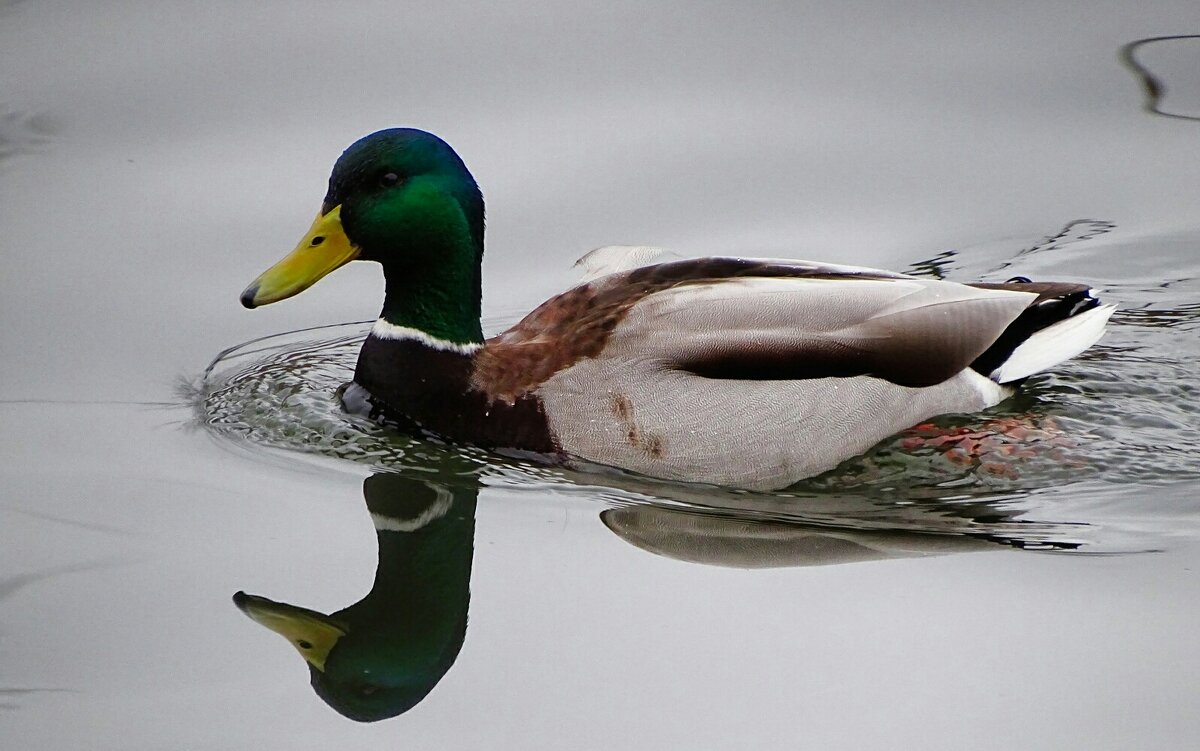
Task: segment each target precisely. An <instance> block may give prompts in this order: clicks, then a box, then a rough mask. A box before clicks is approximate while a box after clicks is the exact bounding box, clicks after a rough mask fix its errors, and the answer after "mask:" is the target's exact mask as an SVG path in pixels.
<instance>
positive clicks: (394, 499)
mask: <svg viewBox="0 0 1200 751" xmlns="http://www.w3.org/2000/svg"><path fill="white" fill-rule="evenodd" d="M434 478H436V479H434ZM578 479H579V480H580V481H581V482H580V484H578V485H571V484H566V485H563V486H559V487H560V489H561V488H565V489H567V490H568V492H572V493H573V492H575V491H580V492H582V493H584V494H585V497H586V498H588V499H591V500H594V499H596V498H597V497H600V498H605V499H607V500H609V501H611V504H610V506H609V507H608V508H606V509H605V510H604V511H602V512H601V513H600V519H601V521H602V522H603V524H604V526H605V527H607V528H608V529H609V530H611V531H612V532H614V533H615V534H616V535H618V536H619V537H620V538H621V539H623V540H625V541H626V542H628V543H630V544H631V545H633V546H635V547H637V548H639V549H641V550H645V551H647V552H650V553H654V554H656V555H661V556H666V557H670V558H675V559H678V560H684V561H690V562H694V563H702V564H707V565H715V566H726V567H737V568H771V567H787V566H814V565H834V564H841V563H854V562H860V561H870V560H881V559H888V558H906V557H914V556H927V555H945V554H949V553H961V552H970V551H975V550H985V549H993V550H994V549H996V548H997V546H998V545H1000V546H1009V547H1019V548H1021V547H1039V548H1072V547H1077V546H1078V545H1079V544H1080V543H1078V542H1073V541H1071V540H1070V539H1069V536H1068V534H1067V533H1070V532H1071V531H1073V530H1078V528H1079V526H1080V525H1069V524H1068V525H1063V524H1046V523H1036V522H1035V523H1030V522H1025V521H1022V520H1020V519H1018V518H1016V517H1017V516H1019V513H1018V512H1016V511H1006V510H1004V508H1003V506H1002V504H1000V503H989V502H971V503H965V504H963V503H938V502H931V503H921V504H917V503H886V502H883V501H879V500H870V499H865V498H862V497H855V496H848V495H847V496H839V495H833V494H826V495H817V496H810V497H805V498H800V497H789V496H786V495H779V494H757V493H737V492H733V491H725V490H722V489H720V488H703V487H698V486H697V487H691V486H682V485H669V484H666V483H659V482H657V481H649V482H644V481H642V480H641V479H638V478H630V477H626V476H614V477H610V478H607V480H606V486H607V487H606V489H605V490H601V489H600V488H597V487H596V486H587V485H584V484H582V483H583V481H584V480H585V478H584V477H583V476H580V477H579V478H578ZM587 479H591V480H594V479H595V477H594V476H591V477H590V478H587ZM478 492H479V479H478V478H477V477H476V476H474V475H473V474H468V475H466V476H461V475H452V474H450V473H438V474H436V475H429V476H425V477H421V478H420V479H418V478H414V477H411V476H407V475H400V474H376V475H372V476H371V477H368V478H367V479H366V480H365V481H364V483H363V494H364V496H365V497H366V503H367V509H368V511H369V512H370V514H371V519H372V520H373V521H374V523H375V531H376V536H377V538H378V544H379V565H378V568H377V569H376V572H375V582H374V585H373V586H372V587H371V591H370V592H369V593H368V594H367V595H366V597H364V598H363V599H362V600H360V601H359V602H357V603H355V604H354V605H351V606H349V607H347V608H345V609H343V610H340V611H338V612H336V613H333V614H331V615H325V614H323V613H319V612H317V611H315V610H309V609H307V608H303V607H298V606H295V605H289V604H286V603H281V602H275V601H273V600H269V599H267V598H265V597H259V596H256V595H249V594H246V593H244V592H238V593H237V594H236V595H234V597H233V601H234V603H235V604H236V605H237V607H238V608H240V609H241V610H242V612H244V613H245V614H246V615H247V616H249V617H250V618H251V619H253V620H254V621H255V622H257V623H259V624H261V625H263V626H265V627H267V628H269V629H270V630H272V631H274V632H276V633H278V634H280V635H281V636H283V637H284V638H286V639H287V640H288V642H290V643H291V644H292V646H294V647H295V648H296V650H297V651H298V652H299V653H300V655H301V656H302V657H303V658H304V660H305V661H306V662H307V663H308V667H309V674H310V676H311V679H312V687H313V689H314V690H315V691H316V692H317V694H318V695H319V696H320V697H321V698H322V699H323V700H324V701H325V702H326V703H327V704H329V706H331V707H333V708H334V709H335V710H337V711H338V712H339V713H341V714H343V715H345V716H346V717H349V718H351V719H354V720H358V721H361V722H374V721H377V720H382V719H385V718H388V717H393V716H395V715H398V714H401V713H403V712H406V711H407V710H409V709H411V708H412V707H414V706H416V705H417V704H418V703H419V702H420V701H422V700H423V699H424V698H425V696H426V695H427V694H429V692H430V691H432V690H433V688H434V686H436V685H437V683H438V682H439V681H440V680H441V679H442V677H443V676H444V675H445V674H446V672H447V671H448V670H449V669H450V667H451V666H452V665H453V664H454V661H455V659H456V658H457V657H458V653H459V651H460V650H461V649H462V645H463V640H464V639H465V638H466V630H467V609H468V606H469V604H470V589H469V584H470V578H471V564H472V557H473V554H474V535H475V508H476V499H477V495H478Z"/></svg>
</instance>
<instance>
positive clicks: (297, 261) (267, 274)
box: [242, 206, 358, 308]
mask: <svg viewBox="0 0 1200 751" xmlns="http://www.w3.org/2000/svg"><path fill="white" fill-rule="evenodd" d="M355 258H358V248H356V247H355V246H354V245H353V244H351V242H350V238H348V237H346V232H345V230H343V229H342V207H341V206H335V207H334V208H333V209H331V210H330V211H329V212H327V213H325V214H320V215H318V216H317V218H316V219H315V220H314V221H313V223H312V226H311V227H309V228H308V233H307V234H306V235H305V236H304V239H303V240H301V241H300V244H299V245H297V246H296V249H295V250H293V251H292V252H291V253H289V254H288V255H287V257H285V258H284V259H283V260H282V261H280V262H279V263H277V264H275V265H274V266H272V267H271V268H269V269H267V270H266V271H264V272H263V273H262V274H261V275H259V277H258V278H257V279H255V280H254V281H253V282H251V283H250V286H249V287H247V288H246V291H245V292H243V293H242V305H245V306H246V307H247V308H257V307H258V306H259V305H268V304H270V303H273V302H279V301H280V300H283V299H286V298H288V297H291V296H292V295H295V294H298V293H300V292H303V291H304V290H306V289H308V288H309V287H311V286H312V285H313V284H315V283H316V281H317V280H318V279H320V278H321V277H323V276H325V275H326V274H328V273H329V272H331V271H333V270H334V269H336V268H338V267H340V266H344V265H346V264H347V263H349V262H350V261H353V260H354V259H355Z"/></svg>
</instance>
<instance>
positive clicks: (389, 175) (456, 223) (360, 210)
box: [242, 128, 483, 342]
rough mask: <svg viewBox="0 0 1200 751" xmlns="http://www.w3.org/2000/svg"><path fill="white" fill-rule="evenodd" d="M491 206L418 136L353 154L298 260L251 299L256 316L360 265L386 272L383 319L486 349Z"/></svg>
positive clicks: (438, 144) (447, 151)
mask: <svg viewBox="0 0 1200 751" xmlns="http://www.w3.org/2000/svg"><path fill="white" fill-rule="evenodd" d="M482 259H483V196H482V194H481V193H480V191H479V186H478V185H476V184H475V179H474V178H473V177H472V176H471V173H470V171H469V170H467V167H466V165H465V164H463V161H462V159H461V158H459V156H458V154H456V153H455V151H454V149H452V148H450V146H449V144H447V143H446V142H445V141H443V140H442V139H440V138H438V137H437V136H435V135H433V134H431V133H426V132H425V131H422V130H416V129H413V128H391V129H388V130H381V131H379V132H377V133H372V134H371V135H369V136H366V137H365V138H362V139H359V140H358V141H356V142H355V143H353V144H351V146H350V148H348V149H346V151H345V152H344V153H343V154H342V156H341V157H340V158H339V159H338V160H337V163H336V164H335V165H334V167H333V173H332V174H331V175H330V177H329V189H328V191H327V192H326V194H325V199H324V201H323V202H322V204H321V212H320V214H319V215H318V216H317V218H316V220H315V221H314V222H313V225H312V227H310V228H309V232H308V233H307V234H306V235H305V236H304V238H303V239H302V240H301V241H300V244H299V245H297V247H296V249H295V250H294V251H292V253H291V254H290V255H288V256H287V257H286V258H284V259H283V260H282V261H280V262H279V263H277V264H276V265H275V266H273V267H271V268H270V269H268V270H267V271H266V272H264V273H263V274H262V275H261V276H259V277H258V279H256V280H255V281H254V282H253V283H251V284H250V286H249V287H247V288H246V290H245V292H243V293H242V304H243V305H245V306H246V307H248V308H254V307H258V306H259V305H266V304H269V303H272V302H276V301H278V300H283V299H285V298H287V297H291V296H292V295H295V294H297V293H299V292H302V291H303V290H305V289H307V288H308V287H309V286H311V285H312V284H313V283H315V282H316V281H317V280H318V279H320V278H321V277H323V276H325V275H326V274H328V273H329V272H331V271H333V270H334V269H336V268H338V267H340V266H342V265H344V264H346V263H348V262H350V261H353V260H364V261H375V262H377V263H380V264H382V265H383V268H384V275H385V277H386V278H387V282H388V288H387V299H386V300H385V303H384V308H383V317H384V318H386V319H387V320H388V321H390V322H392V323H395V324H398V325H402V326H411V327H413V328H418V329H421V330H423V331H426V332H427V333H429V334H431V335H433V336H437V337H439V338H445V339H449V340H452V341H460V342H465V341H479V340H480V339H481V338H482V337H481V335H480V333H479V320H478V319H479V297H480V269H479V265H480V262H481V261H482Z"/></svg>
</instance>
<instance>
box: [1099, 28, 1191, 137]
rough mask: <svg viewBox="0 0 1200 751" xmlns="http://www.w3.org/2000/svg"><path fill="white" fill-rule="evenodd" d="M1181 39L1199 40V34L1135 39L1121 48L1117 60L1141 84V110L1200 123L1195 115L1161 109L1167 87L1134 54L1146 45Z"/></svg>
mask: <svg viewBox="0 0 1200 751" xmlns="http://www.w3.org/2000/svg"><path fill="white" fill-rule="evenodd" d="M1181 39H1200V34H1176V35H1173V36H1165V37H1146V38H1144V39H1135V40H1133V41H1132V42H1129V43H1128V44H1124V45H1122V46H1121V50H1120V53H1119V58H1120V60H1121V63H1122V64H1123V65H1125V67H1127V68H1129V70H1130V71H1132V72H1133V75H1135V76H1137V78H1138V81H1139V82H1140V83H1141V84H1142V89H1143V91H1144V92H1145V94H1146V101H1145V102H1144V103H1143V104H1142V109H1144V110H1146V111H1147V112H1149V113H1150V114H1152V115H1161V116H1163V117H1171V118H1175V119H1176V120H1192V121H1200V116H1197V115H1181V114H1178V113H1176V112H1167V111H1165V110H1163V109H1162V108H1161V106H1160V105H1161V104H1162V98H1163V96H1164V95H1165V94H1166V93H1167V86H1166V84H1164V83H1163V82H1162V81H1161V80H1160V79H1159V78H1158V76H1156V75H1154V74H1153V73H1151V72H1150V69H1149V68H1147V67H1146V66H1145V65H1143V64H1142V63H1141V61H1140V60H1138V59H1137V56H1136V55H1135V54H1134V52H1136V51H1137V50H1138V49H1139V48H1140V47H1143V46H1145V45H1147V44H1155V43H1157V42H1170V41H1178V40H1181Z"/></svg>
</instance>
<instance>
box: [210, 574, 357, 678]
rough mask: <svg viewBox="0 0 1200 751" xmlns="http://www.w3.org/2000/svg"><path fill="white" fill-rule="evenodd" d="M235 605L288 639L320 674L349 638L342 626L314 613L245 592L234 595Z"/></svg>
mask: <svg viewBox="0 0 1200 751" xmlns="http://www.w3.org/2000/svg"><path fill="white" fill-rule="evenodd" d="M233 603H234V604H235V605H237V606H238V609H239V610H241V611H242V612H243V613H245V614H246V615H247V616H249V617H250V620H252V621H254V622H255V623H257V624H259V625H260V626H266V627H267V628H269V629H271V630H272V631H274V632H275V633H277V634H279V635H280V636H282V637H283V638H285V639H287V640H288V641H289V642H290V643H291V645H292V646H293V647H295V648H296V651H297V652H299V653H300V656H301V657H303V658H304V659H305V660H306V661H307V662H308V663H309V664H310V665H312V666H313V667H314V668H316V669H317V670H320V671H321V672H325V660H326V658H328V657H329V650H331V649H333V645H335V644H337V642H338V639H341V638H342V637H343V636H345V635H346V628H345V627H344V625H343V624H340V623H338V622H337V621H335V620H334V619H332V618H330V617H329V616H327V615H325V614H323V613H318V612H317V611H315V610H307V609H305V608H298V607H296V606H295V605H288V604H287V603H283V602H275V601H274V600H268V599H267V598H266V597H259V596H258V595H248V594H246V593H245V592H238V593H237V594H235V595H234V596H233Z"/></svg>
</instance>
